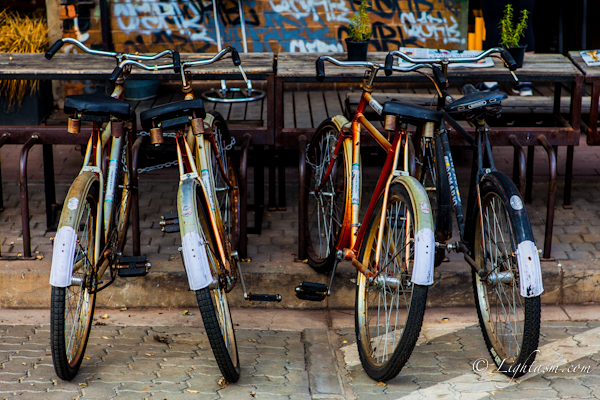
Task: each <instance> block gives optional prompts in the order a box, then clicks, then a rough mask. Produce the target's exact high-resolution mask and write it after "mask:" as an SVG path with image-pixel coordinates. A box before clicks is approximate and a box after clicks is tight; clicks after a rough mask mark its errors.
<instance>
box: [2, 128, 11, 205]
mask: <svg viewBox="0 0 600 400" xmlns="http://www.w3.org/2000/svg"><path fill="white" fill-rule="evenodd" d="M9 138H10V135H9V134H8V133H4V134H3V135H2V136H0V148H1V147H2V146H4V143H6V141H7V140H8V139H9ZM1 167H2V161H0V211H4V194H3V193H2V168H1Z"/></svg>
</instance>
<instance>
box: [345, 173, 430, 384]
mask: <svg viewBox="0 0 600 400" xmlns="http://www.w3.org/2000/svg"><path fill="white" fill-rule="evenodd" d="M415 182H416V181H415ZM423 196H425V195H424V194H423ZM415 207H416V205H415V204H413V202H412V200H411V196H409V194H408V191H407V189H406V188H405V187H404V186H403V185H401V184H398V183H395V184H392V185H391V187H390V191H389V199H388V204H387V205H386V207H385V208H384V207H383V196H382V197H381V199H380V200H379V203H378V204H377V207H376V209H375V212H374V213H373V215H372V216H371V219H370V221H369V226H368V229H367V233H366V235H365V238H364V241H363V244H362V246H361V253H360V257H359V260H360V261H361V262H362V263H363V265H365V266H367V267H368V268H369V269H371V270H372V269H373V266H374V265H375V264H376V263H377V265H379V266H380V268H381V269H380V271H381V272H380V273H379V274H378V275H377V277H376V278H375V280H374V282H373V283H369V282H368V281H367V279H366V277H365V275H364V274H362V273H360V272H359V273H358V279H357V286H356V305H355V329H356V338H357V340H358V343H357V344H358V354H359V356H360V360H361V362H362V365H363V368H364V369H365V372H366V373H367V374H368V375H369V376H370V377H371V378H373V379H375V380H377V381H387V380H389V379H392V378H394V377H395V376H396V375H398V373H399V372H400V370H401V369H402V367H403V366H404V364H405V363H406V361H408V358H409V357H410V355H411V353H412V351H413V349H414V347H415V344H416V343H417V339H418V337H419V332H420V331H421V325H422V323H423V315H424V314H425V303H426V299H427V286H424V285H417V284H415V283H414V282H412V273H413V267H414V260H415V257H416V255H415V250H416V249H415V234H416V233H417V232H416V230H415V226H416V225H417V224H416V221H415V217H416V216H417V217H418V214H417V210H416V209H415ZM382 212H385V213H386V215H385V226H384V232H383V237H382V244H381V254H380V256H379V259H377V260H376V259H375V257H376V254H375V252H376V245H377V237H378V233H379V223H380V218H381V213H382ZM432 240H433V238H432ZM420 256H424V255H420Z"/></svg>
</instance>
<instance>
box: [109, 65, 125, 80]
mask: <svg viewBox="0 0 600 400" xmlns="http://www.w3.org/2000/svg"><path fill="white" fill-rule="evenodd" d="M122 72H123V68H121V67H119V66H117V67H116V68H115V69H114V70H113V73H112V75H111V76H110V78H109V81H111V82H114V81H116V80H117V79H118V78H119V76H120V75H121V73H122Z"/></svg>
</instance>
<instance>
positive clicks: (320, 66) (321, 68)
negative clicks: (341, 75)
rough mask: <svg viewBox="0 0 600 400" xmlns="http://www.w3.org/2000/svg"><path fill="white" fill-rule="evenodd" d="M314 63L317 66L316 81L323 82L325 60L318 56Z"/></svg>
mask: <svg viewBox="0 0 600 400" xmlns="http://www.w3.org/2000/svg"><path fill="white" fill-rule="evenodd" d="M315 65H316V67H317V82H323V80H325V61H323V60H322V59H321V57H319V58H317V62H316V64H315Z"/></svg>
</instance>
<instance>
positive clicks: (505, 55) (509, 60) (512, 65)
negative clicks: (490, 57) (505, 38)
mask: <svg viewBox="0 0 600 400" xmlns="http://www.w3.org/2000/svg"><path fill="white" fill-rule="evenodd" d="M500 54H501V55H502V59H503V60H504V61H505V62H506V63H507V64H508V69H510V70H511V71H514V70H516V69H517V63H516V62H515V59H514V58H513V57H512V56H511V55H510V53H509V52H508V50H506V49H502V53H500Z"/></svg>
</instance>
